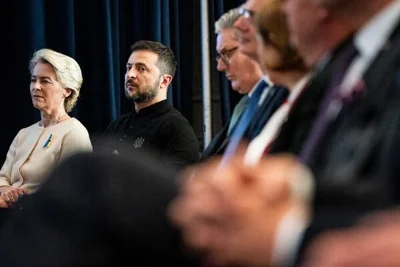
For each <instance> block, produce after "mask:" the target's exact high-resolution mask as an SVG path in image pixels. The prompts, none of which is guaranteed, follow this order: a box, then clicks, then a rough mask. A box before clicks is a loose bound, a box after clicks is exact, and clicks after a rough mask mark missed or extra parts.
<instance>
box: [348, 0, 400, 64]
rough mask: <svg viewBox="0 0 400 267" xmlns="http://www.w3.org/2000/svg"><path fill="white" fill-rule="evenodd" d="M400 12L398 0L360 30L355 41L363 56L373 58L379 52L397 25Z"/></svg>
mask: <svg viewBox="0 0 400 267" xmlns="http://www.w3.org/2000/svg"><path fill="white" fill-rule="evenodd" d="M399 13H400V1H398V0H396V1H394V2H393V3H391V4H390V5H388V6H387V7H385V8H384V9H383V10H382V11H380V12H379V13H378V14H377V15H375V16H374V17H373V18H372V19H371V20H369V21H368V22H367V24H365V25H364V26H363V27H362V28H361V29H360V30H359V31H358V33H357V34H356V36H355V39H354V43H355V46H356V48H357V49H358V52H359V53H360V54H361V56H363V57H364V56H365V57H369V58H371V57H374V56H375V55H377V54H378V52H379V51H380V50H381V49H382V47H383V46H384V45H385V43H386V41H387V40H388V39H389V36H390V34H391V33H392V31H393V30H394V27H395V26H396V25H397V22H398V21H399V18H400V16H399Z"/></svg>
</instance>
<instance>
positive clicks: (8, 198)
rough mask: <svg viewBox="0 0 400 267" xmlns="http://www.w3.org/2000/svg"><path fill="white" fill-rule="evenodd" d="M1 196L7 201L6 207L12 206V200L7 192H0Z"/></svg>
mask: <svg viewBox="0 0 400 267" xmlns="http://www.w3.org/2000/svg"><path fill="white" fill-rule="evenodd" d="M2 198H3V199H4V201H5V202H6V203H7V206H8V207H11V206H12V201H11V200H10V197H9V196H8V194H4V193H3V194H2Z"/></svg>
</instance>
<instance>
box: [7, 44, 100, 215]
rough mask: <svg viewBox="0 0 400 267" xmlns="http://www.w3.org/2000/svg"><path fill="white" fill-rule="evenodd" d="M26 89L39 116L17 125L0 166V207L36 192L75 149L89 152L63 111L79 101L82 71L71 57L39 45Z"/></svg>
mask: <svg viewBox="0 0 400 267" xmlns="http://www.w3.org/2000/svg"><path fill="white" fill-rule="evenodd" d="M29 69H30V73H31V82H30V93H31V97H32V103H33V106H34V107H35V108H36V109H38V110H39V111H40V115H41V120H40V121H39V122H37V123H35V124H33V125H31V126H29V127H27V128H23V129H21V130H20V131H19V132H18V134H17V136H16V137H15V138H14V141H13V142H12V144H11V146H10V148H9V150H8V153H7V157H6V160H5V162H4V164H3V167H2V168H1V170H0V206H1V207H3V208H4V207H13V206H14V205H15V204H16V203H17V202H18V199H19V197H20V196H21V195H25V194H31V193H33V192H35V191H36V190H37V189H38V188H39V187H40V185H41V184H42V183H43V181H44V180H45V178H46V176H47V174H49V172H50V171H52V170H53V169H54V167H55V166H57V164H58V163H60V162H61V161H62V160H64V159H65V158H67V157H69V156H71V155H72V154H74V153H76V152H82V151H92V144H91V142H90V138H89V134H88V131H87V130H86V128H85V127H84V126H83V125H82V123H80V122H79V121H78V120H77V119H75V118H72V117H70V116H69V115H68V113H69V112H70V111H71V110H72V109H73V107H74V106H75V105H76V102H77V100H78V96H79V91H80V88H81V86H82V82H83V78H82V72H81V69H80V67H79V65H78V63H77V62H76V61H75V60H74V59H73V58H71V57H69V56H66V55H64V54H61V53H58V52H56V51H53V50H50V49H41V50H38V51H37V52H35V53H34V55H33V57H32V58H31V60H30V64H29Z"/></svg>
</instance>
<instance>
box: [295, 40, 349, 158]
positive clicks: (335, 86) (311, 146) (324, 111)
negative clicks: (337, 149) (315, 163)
mask: <svg viewBox="0 0 400 267" xmlns="http://www.w3.org/2000/svg"><path fill="white" fill-rule="evenodd" d="M356 55H357V49H356V47H355V46H354V44H353V43H352V42H351V44H350V45H349V46H348V47H347V48H346V49H345V50H344V51H343V53H341V54H340V55H339V58H338V60H337V61H336V62H335V66H334V69H333V72H332V77H331V80H330V84H329V85H328V89H327V91H326V94H325V97H324V99H323V101H322V104H321V106H320V108H319V111H318V114H317V117H316V119H315V122H314V125H313V127H312V129H311V132H310V134H309V136H308V137H307V139H306V141H305V143H304V145H303V148H302V150H301V151H300V159H301V161H302V162H303V163H305V164H307V163H309V162H310V160H311V156H312V154H313V153H314V151H315V150H316V148H317V146H318V144H319V142H320V140H321V138H322V136H324V134H325V132H326V129H327V127H328V124H329V122H330V121H331V120H332V119H333V116H334V114H337V113H334V112H333V111H334V110H335V108H336V107H337V105H336V104H337V103H336V101H337V100H338V99H337V96H338V95H339V90H340V84H341V82H342V80H343V77H344V75H345V73H346V70H347V69H348V67H349V65H350V63H351V61H352V60H353V59H354V58H355V57H356Z"/></svg>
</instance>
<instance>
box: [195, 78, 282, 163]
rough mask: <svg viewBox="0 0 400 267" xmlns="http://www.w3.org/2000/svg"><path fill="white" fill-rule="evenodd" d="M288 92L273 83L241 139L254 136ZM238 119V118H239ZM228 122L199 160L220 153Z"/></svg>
mask: <svg viewBox="0 0 400 267" xmlns="http://www.w3.org/2000/svg"><path fill="white" fill-rule="evenodd" d="M288 94H289V92H288V90H287V89H286V88H284V87H282V86H278V85H274V86H273V87H272V88H271V90H270V92H269V93H268V95H267V96H266V97H265V99H264V101H263V102H262V104H261V106H259V107H258V108H257V111H256V113H255V114H254V117H253V118H252V120H251V122H250V125H249V126H248V128H247V130H246V132H245V134H244V136H243V139H244V140H245V141H247V142H249V141H251V140H252V139H253V138H255V137H256V136H257V135H258V134H259V133H260V132H261V130H262V129H263V127H264V125H265V124H266V123H267V122H268V120H269V118H271V116H272V115H273V114H274V112H275V111H276V110H277V109H278V108H279V107H280V106H281V105H282V103H283V102H284V101H285V100H286V99H287V96H288ZM239 120H240V118H239ZM228 128H229V124H228V125H226V126H225V127H224V128H223V129H222V130H221V131H220V132H219V133H218V134H217V135H216V136H215V137H214V139H213V140H212V141H211V142H210V144H209V145H208V147H207V148H206V150H205V151H204V152H203V154H202V156H201V160H205V159H207V158H209V157H211V156H214V155H222V154H223V153H224V151H225V149H226V148H227V146H228V143H229V137H228V136H227V133H228Z"/></svg>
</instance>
